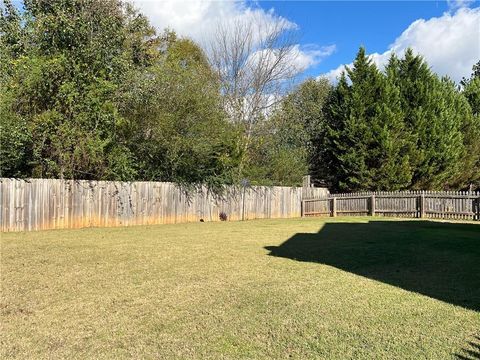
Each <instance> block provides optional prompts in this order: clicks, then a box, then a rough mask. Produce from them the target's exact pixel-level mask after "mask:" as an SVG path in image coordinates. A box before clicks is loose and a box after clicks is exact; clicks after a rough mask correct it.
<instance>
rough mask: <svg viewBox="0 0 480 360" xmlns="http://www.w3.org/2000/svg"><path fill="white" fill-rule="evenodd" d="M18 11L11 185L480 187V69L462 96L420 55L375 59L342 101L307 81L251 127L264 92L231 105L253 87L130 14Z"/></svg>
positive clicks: (30, 6) (4, 169) (39, 7)
mask: <svg viewBox="0 0 480 360" xmlns="http://www.w3.org/2000/svg"><path fill="white" fill-rule="evenodd" d="M4 2H5V5H4V8H3V10H2V16H1V18H0V72H1V74H0V87H1V88H0V125H1V132H0V145H1V147H0V151H1V153H0V170H1V174H2V176H8V177H55V178H82V179H106V180H127V181H130V180H159V181H176V182H181V183H184V184H199V183H204V184H207V185H209V186H212V187H217V186H219V185H220V184H232V183H239V182H240V180H241V179H243V178H248V179H249V180H250V182H251V183H257V184H266V185H268V184H283V185H294V184H299V183H300V182H301V178H302V176H303V175H305V174H307V173H310V174H312V175H314V177H315V178H316V179H319V180H321V181H323V182H325V183H327V184H328V185H329V186H330V187H332V188H334V189H338V190H363V189H370V190H386V189H388V190H400V189H418V188H422V189H445V188H456V189H458V188H465V187H467V186H469V185H470V184H474V185H476V186H480V170H479V169H480V64H477V65H475V66H474V68H473V74H472V76H471V77H470V78H468V79H464V80H463V81H462V83H461V84H460V86H457V85H456V84H455V83H453V82H452V81H451V80H449V79H446V78H445V79H441V78H439V77H438V76H437V75H436V74H435V73H433V72H432V71H431V70H430V69H429V67H428V64H427V63H426V62H425V61H424V60H423V59H422V58H421V57H420V56H418V55H414V54H413V52H412V51H410V50H409V51H407V52H406V53H405V55H404V56H403V57H402V58H397V57H396V56H392V57H391V59H390V61H389V63H388V65H387V66H386V68H385V69H384V70H380V69H378V68H377V67H376V66H375V64H373V63H372V62H371V61H370V60H369V58H368V57H367V56H366V54H365V50H364V49H360V51H359V53H358V55H357V57H356V59H355V61H354V63H353V66H352V67H351V68H349V69H347V70H346V72H345V73H344V74H343V75H342V76H341V78H340V79H339V80H338V83H337V84H336V85H333V86H332V85H331V84H330V83H329V82H328V81H327V80H325V79H319V80H314V79H310V80H307V81H305V82H303V83H302V84H300V85H299V86H298V87H297V88H295V89H294V90H293V91H291V92H290V93H289V94H288V95H286V96H284V97H283V100H282V101H280V102H279V103H278V105H276V106H275V107H272V108H274V110H269V111H268V112H264V111H263V110H262V107H264V104H263V103H262V102H261V101H260V100H261V99H268V98H269V96H270V95H271V94H270V93H268V92H266V93H256V94H255V99H257V100H256V101H257V103H255V107H252V109H254V110H255V112H252V113H251V114H248V116H245V111H244V110H243V108H242V106H239V107H238V108H235V111H232V105H231V104H232V101H233V102H234V103H235V104H242V103H243V101H242V96H245V95H242V94H243V93H245V94H251V88H249V87H245V89H241V90H242V91H243V90H244V91H243V92H242V91H238V90H236V88H235V91H234V92H232V91H230V92H228V90H229V89H232V87H231V83H232V82H233V83H234V84H237V83H240V81H237V78H234V79H230V78H228V79H227V80H230V82H228V81H225V74H224V73H222V71H223V70H226V71H225V73H226V74H230V72H228V71H227V70H228V69H224V68H225V66H228V64H229V62H228V61H222V62H219V63H221V64H222V67H221V68H220V70H222V71H218V68H217V69H215V67H214V65H215V61H212V59H209V57H208V56H207V54H206V53H205V52H204V51H203V50H202V49H201V48H200V47H199V46H198V45H196V44H195V43H194V42H193V41H191V40H189V39H186V38H179V37H177V36H176V34H175V33H174V32H173V31H170V30H167V31H165V32H164V33H162V34H157V33H156V32H155V30H154V29H153V28H152V27H151V25H150V24H149V23H148V21H147V19H146V17H145V16H143V15H142V14H140V13H138V12H137V11H136V10H135V9H134V8H133V7H132V6H131V5H130V4H129V3H125V2H123V1H121V0H101V1H100V0H55V1H39V0H25V2H24V9H23V10H22V11H19V10H18V9H16V8H15V6H14V5H12V3H11V1H4ZM277 35H280V32H279V33H278V34H277ZM285 49H287V50H288V46H285ZM287 50H285V51H287ZM220 55H221V54H220ZM229 55H230V54H228V53H227V54H226V55H225V57H224V58H222V57H220V59H228V60H231V59H230V57H228V56H229ZM215 59H217V60H218V59H219V53H218V52H217V53H215ZM285 59H288V56H285ZM234 60H235V61H231V62H232V63H236V59H234ZM264 61H265V63H269V58H266V59H264ZM217 62H218V61H217ZM212 64H213V65H212ZM226 64H227V65H226ZM257 65H258V67H259V68H260V67H264V64H257ZM245 66H247V67H250V68H251V66H252V62H251V60H248V59H247V61H246V62H245ZM282 68H283V69H285V66H284V65H283V64H282ZM252 74H253V75H255V74H258V72H256V70H255V71H254V72H253V73H252ZM251 78H252V79H254V80H255V79H256V78H255V77H253V76H252V77H251ZM242 79H243V78H240V80H242ZM248 79H250V78H248ZM261 79H263V77H261ZM243 80H245V79H243ZM274 80H275V81H276V83H275V84H279V87H283V85H282V79H281V78H275V79H274ZM264 81H265V83H264V85H262V87H260V88H270V89H271V88H272V87H273V86H271V84H272V83H270V82H268V81H270V79H267V80H264ZM257 82H258V79H256V80H255V81H253V83H257ZM243 83H247V82H246V81H243ZM226 89H227V90H226ZM255 90H256V91H257V90H258V89H255ZM227 96H228V99H227V100H229V101H226V100H225V99H226V97H227ZM247 96H248V95H247ZM262 101H263V100H262ZM238 114H241V115H242V116H244V117H245V118H246V120H245V122H242V121H239V119H236V118H234V119H232V117H237V116H240V115H238ZM253 125H255V126H253ZM246 129H247V130H248V131H246Z"/></svg>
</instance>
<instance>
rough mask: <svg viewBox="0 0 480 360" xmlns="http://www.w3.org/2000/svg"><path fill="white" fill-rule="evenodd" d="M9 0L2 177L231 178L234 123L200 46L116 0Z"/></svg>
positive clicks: (1, 102)
mask: <svg viewBox="0 0 480 360" xmlns="http://www.w3.org/2000/svg"><path fill="white" fill-rule="evenodd" d="M24 6H25V9H24V11H23V12H21V13H20V12H19V11H18V10H17V9H16V8H15V7H14V6H13V5H12V4H11V2H10V1H7V2H6V3H5V9H4V13H3V14H2V18H1V34H2V36H1V53H2V59H1V73H2V76H1V80H0V81H1V83H0V85H1V89H2V91H1V98H0V116H1V125H2V132H1V144H2V146H1V151H2V152H1V170H2V175H3V176H19V177H29V176H33V177H59V178H83V179H112V180H113V179H116V180H134V179H143V180H164V181H177V182H184V183H188V182H193V183H198V182H205V183H208V184H209V185H212V186H213V185H216V184H220V183H224V182H232V181H233V175H234V169H235V158H236V156H238V155H237V150H236V142H235V141H234V137H235V129H234V128H233V127H232V125H231V124H230V123H229V122H228V121H227V118H226V116H225V114H224V111H223V109H222V107H221V98H220V92H219V84H218V80H217V79H216V77H215V75H214V73H213V72H212V70H211V69H210V67H209V64H208V61H207V58H206V57H205V55H204V53H203V51H202V50H201V49H200V48H199V47H198V46H197V45H196V44H194V43H193V42H192V41H190V40H188V39H178V38H177V37H176V35H175V33H173V32H171V31H166V32H165V33H164V34H162V35H160V36H157V35H156V33H155V31H154V29H153V28H152V27H151V26H150V25H149V23H148V21H147V19H146V18H145V17H144V16H143V15H141V14H139V13H138V12H137V11H135V9H133V8H132V6H131V5H130V4H129V3H124V2H121V1H118V0H102V1H100V0H57V1H35V0H32V1H25V4H24Z"/></svg>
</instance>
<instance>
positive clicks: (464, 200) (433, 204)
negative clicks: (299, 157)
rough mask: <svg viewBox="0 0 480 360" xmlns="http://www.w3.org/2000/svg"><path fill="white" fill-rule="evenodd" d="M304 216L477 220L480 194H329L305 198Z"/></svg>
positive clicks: (425, 192)
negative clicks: (324, 196)
mask: <svg viewBox="0 0 480 360" xmlns="http://www.w3.org/2000/svg"><path fill="white" fill-rule="evenodd" d="M302 206H303V209H304V211H303V215H304V216H325V215H329V216H337V215H354V216H355V215H359V216H365V215H375V216H395V217H418V218H435V219H461V220H480V192H466V191H399V192H360V193H348V194H331V195H329V196H328V197H326V198H323V199H304V200H303V205H302Z"/></svg>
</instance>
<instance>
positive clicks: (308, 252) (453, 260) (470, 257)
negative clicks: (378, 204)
mask: <svg viewBox="0 0 480 360" xmlns="http://www.w3.org/2000/svg"><path fill="white" fill-rule="evenodd" d="M265 248H266V249H267V250H269V251H270V253H269V255H271V256H278V257H284V258H289V259H294V260H298V261H309V262H316V263H322V264H326V265H330V266H334V267H336V268H338V269H341V270H345V271H348V272H351V273H354V274H358V275H361V276H365V277H367V278H370V279H374V280H378V281H381V282H384V283H387V284H390V285H394V286H397V287H400V288H402V289H405V290H408V291H414V292H417V293H420V294H423V295H426V296H429V297H432V298H435V299H438V300H442V301H445V302H448V303H450V304H454V305H459V306H462V307H464V308H467V309H472V310H475V311H480V225H476V224H461V223H440V222H433V221H369V222H367V223H348V222H332V223H326V224H325V225H324V226H323V227H322V229H321V230H320V231H319V232H318V233H316V234H311V233H310V234H303V233H299V234H296V235H294V236H292V237H291V238H290V239H288V240H286V241H285V242H284V243H283V244H281V245H280V246H267V247H265Z"/></svg>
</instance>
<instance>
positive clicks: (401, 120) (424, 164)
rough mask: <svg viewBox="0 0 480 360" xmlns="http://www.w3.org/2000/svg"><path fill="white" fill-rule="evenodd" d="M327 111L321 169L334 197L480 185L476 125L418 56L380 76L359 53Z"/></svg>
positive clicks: (395, 62) (394, 61)
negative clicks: (343, 193) (344, 192)
mask: <svg viewBox="0 0 480 360" xmlns="http://www.w3.org/2000/svg"><path fill="white" fill-rule="evenodd" d="M347 76H348V78H347ZM470 83H473V85H471V86H472V88H473V90H472V93H473V94H474V95H471V94H470V93H469V92H468V91H469V89H468V88H467V87H466V90H465V95H470V97H471V98H473V99H475V96H476V95H475V94H476V90H475V80H472V81H470V82H469V84H470ZM473 102H474V101H473ZM327 108H328V124H329V125H328V128H329V136H328V137H327V138H326V142H325V145H326V147H327V148H328V149H329V151H328V152H329V153H328V154H326V156H325V161H323V165H321V164H322V159H319V162H318V163H319V164H320V167H321V166H323V169H322V171H323V172H324V173H328V174H329V176H328V177H327V179H328V180H329V181H330V183H331V184H332V187H334V188H336V189H339V190H348V191H356V190H367V189H368V190H400V189H447V188H462V187H465V186H466V185H468V184H469V183H470V182H472V181H476V179H478V177H479V171H478V164H479V162H478V159H479V145H478V144H479V139H480V136H479V131H480V126H479V122H478V117H476V116H474V115H472V111H471V107H470V105H469V104H468V101H467V98H466V97H465V96H464V95H463V94H462V93H460V92H459V91H458V89H457V88H456V87H455V84H454V83H453V82H452V81H450V80H449V79H447V78H444V79H439V78H438V76H437V75H435V74H434V73H432V71H431V70H430V69H429V67H428V65H427V64H426V63H425V61H424V60H423V59H422V58H421V57H420V56H415V55H414V54H413V52H412V50H407V51H406V53H405V56H404V58H402V59H398V58H396V57H395V56H392V57H391V59H390V61H389V63H388V65H387V66H386V69H385V72H379V71H378V69H377V68H376V66H375V65H374V64H373V63H372V62H371V61H370V60H369V59H368V58H367V56H366V55H365V50H364V49H363V48H361V49H360V50H359V52H358V55H357V57H356V59H355V61H354V64H353V67H352V68H351V69H347V73H346V74H342V76H341V77H340V79H339V82H338V84H337V85H336V87H335V89H334V91H333V92H332V96H331V97H330V101H329V103H328V105H327Z"/></svg>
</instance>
